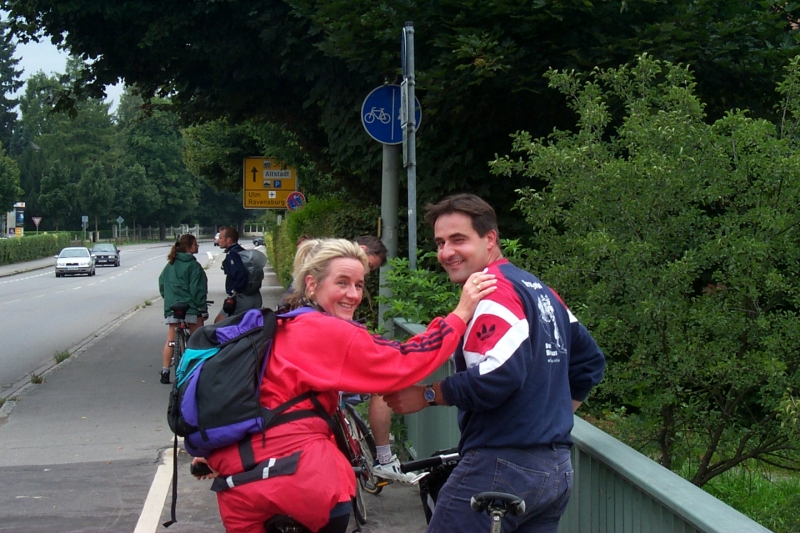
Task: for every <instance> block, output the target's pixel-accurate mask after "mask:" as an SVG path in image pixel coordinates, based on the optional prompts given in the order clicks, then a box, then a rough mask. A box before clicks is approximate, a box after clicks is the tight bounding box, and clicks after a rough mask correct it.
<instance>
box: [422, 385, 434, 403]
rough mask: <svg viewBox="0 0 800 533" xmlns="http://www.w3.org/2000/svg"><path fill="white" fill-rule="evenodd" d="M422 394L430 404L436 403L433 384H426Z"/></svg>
mask: <svg viewBox="0 0 800 533" xmlns="http://www.w3.org/2000/svg"><path fill="white" fill-rule="evenodd" d="M422 395H423V396H424V397H425V401H426V402H428V405H431V406H433V405H436V391H435V390H433V385H430V384H428V385H425V390H424V391H423V393H422Z"/></svg>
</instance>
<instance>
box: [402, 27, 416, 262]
mask: <svg viewBox="0 0 800 533" xmlns="http://www.w3.org/2000/svg"><path fill="white" fill-rule="evenodd" d="M403 35H404V37H405V65H404V67H405V73H406V75H405V81H406V87H407V91H408V97H407V98H406V102H408V104H407V109H406V112H407V113H408V115H407V124H406V136H405V138H406V144H405V148H406V154H407V157H406V161H405V163H406V172H407V175H408V266H409V268H410V269H411V270H416V268H417V139H416V126H417V124H416V109H415V107H416V106H415V103H416V99H415V95H414V84H415V79H414V23H413V22H411V21H406V26H405V28H403Z"/></svg>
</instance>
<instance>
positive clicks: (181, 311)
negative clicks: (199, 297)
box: [169, 302, 189, 319]
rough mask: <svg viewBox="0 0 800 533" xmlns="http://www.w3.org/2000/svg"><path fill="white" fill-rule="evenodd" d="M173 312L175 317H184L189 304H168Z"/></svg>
mask: <svg viewBox="0 0 800 533" xmlns="http://www.w3.org/2000/svg"><path fill="white" fill-rule="evenodd" d="M169 308H170V309H172V312H173V313H174V315H173V316H174V317H175V318H177V319H182V318H186V311H188V310H189V304H187V303H186V302H175V303H174V304H172V305H170V306H169Z"/></svg>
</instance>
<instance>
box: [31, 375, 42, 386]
mask: <svg viewBox="0 0 800 533" xmlns="http://www.w3.org/2000/svg"><path fill="white" fill-rule="evenodd" d="M31 383H33V384H34V385H41V384H42V383H44V378H43V377H42V376H40V375H39V374H31Z"/></svg>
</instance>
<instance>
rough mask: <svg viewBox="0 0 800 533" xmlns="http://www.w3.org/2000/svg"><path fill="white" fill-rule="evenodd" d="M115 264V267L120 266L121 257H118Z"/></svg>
mask: <svg viewBox="0 0 800 533" xmlns="http://www.w3.org/2000/svg"><path fill="white" fill-rule="evenodd" d="M114 266H115V267H118V266H119V259H117V262H116V263H114Z"/></svg>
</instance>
